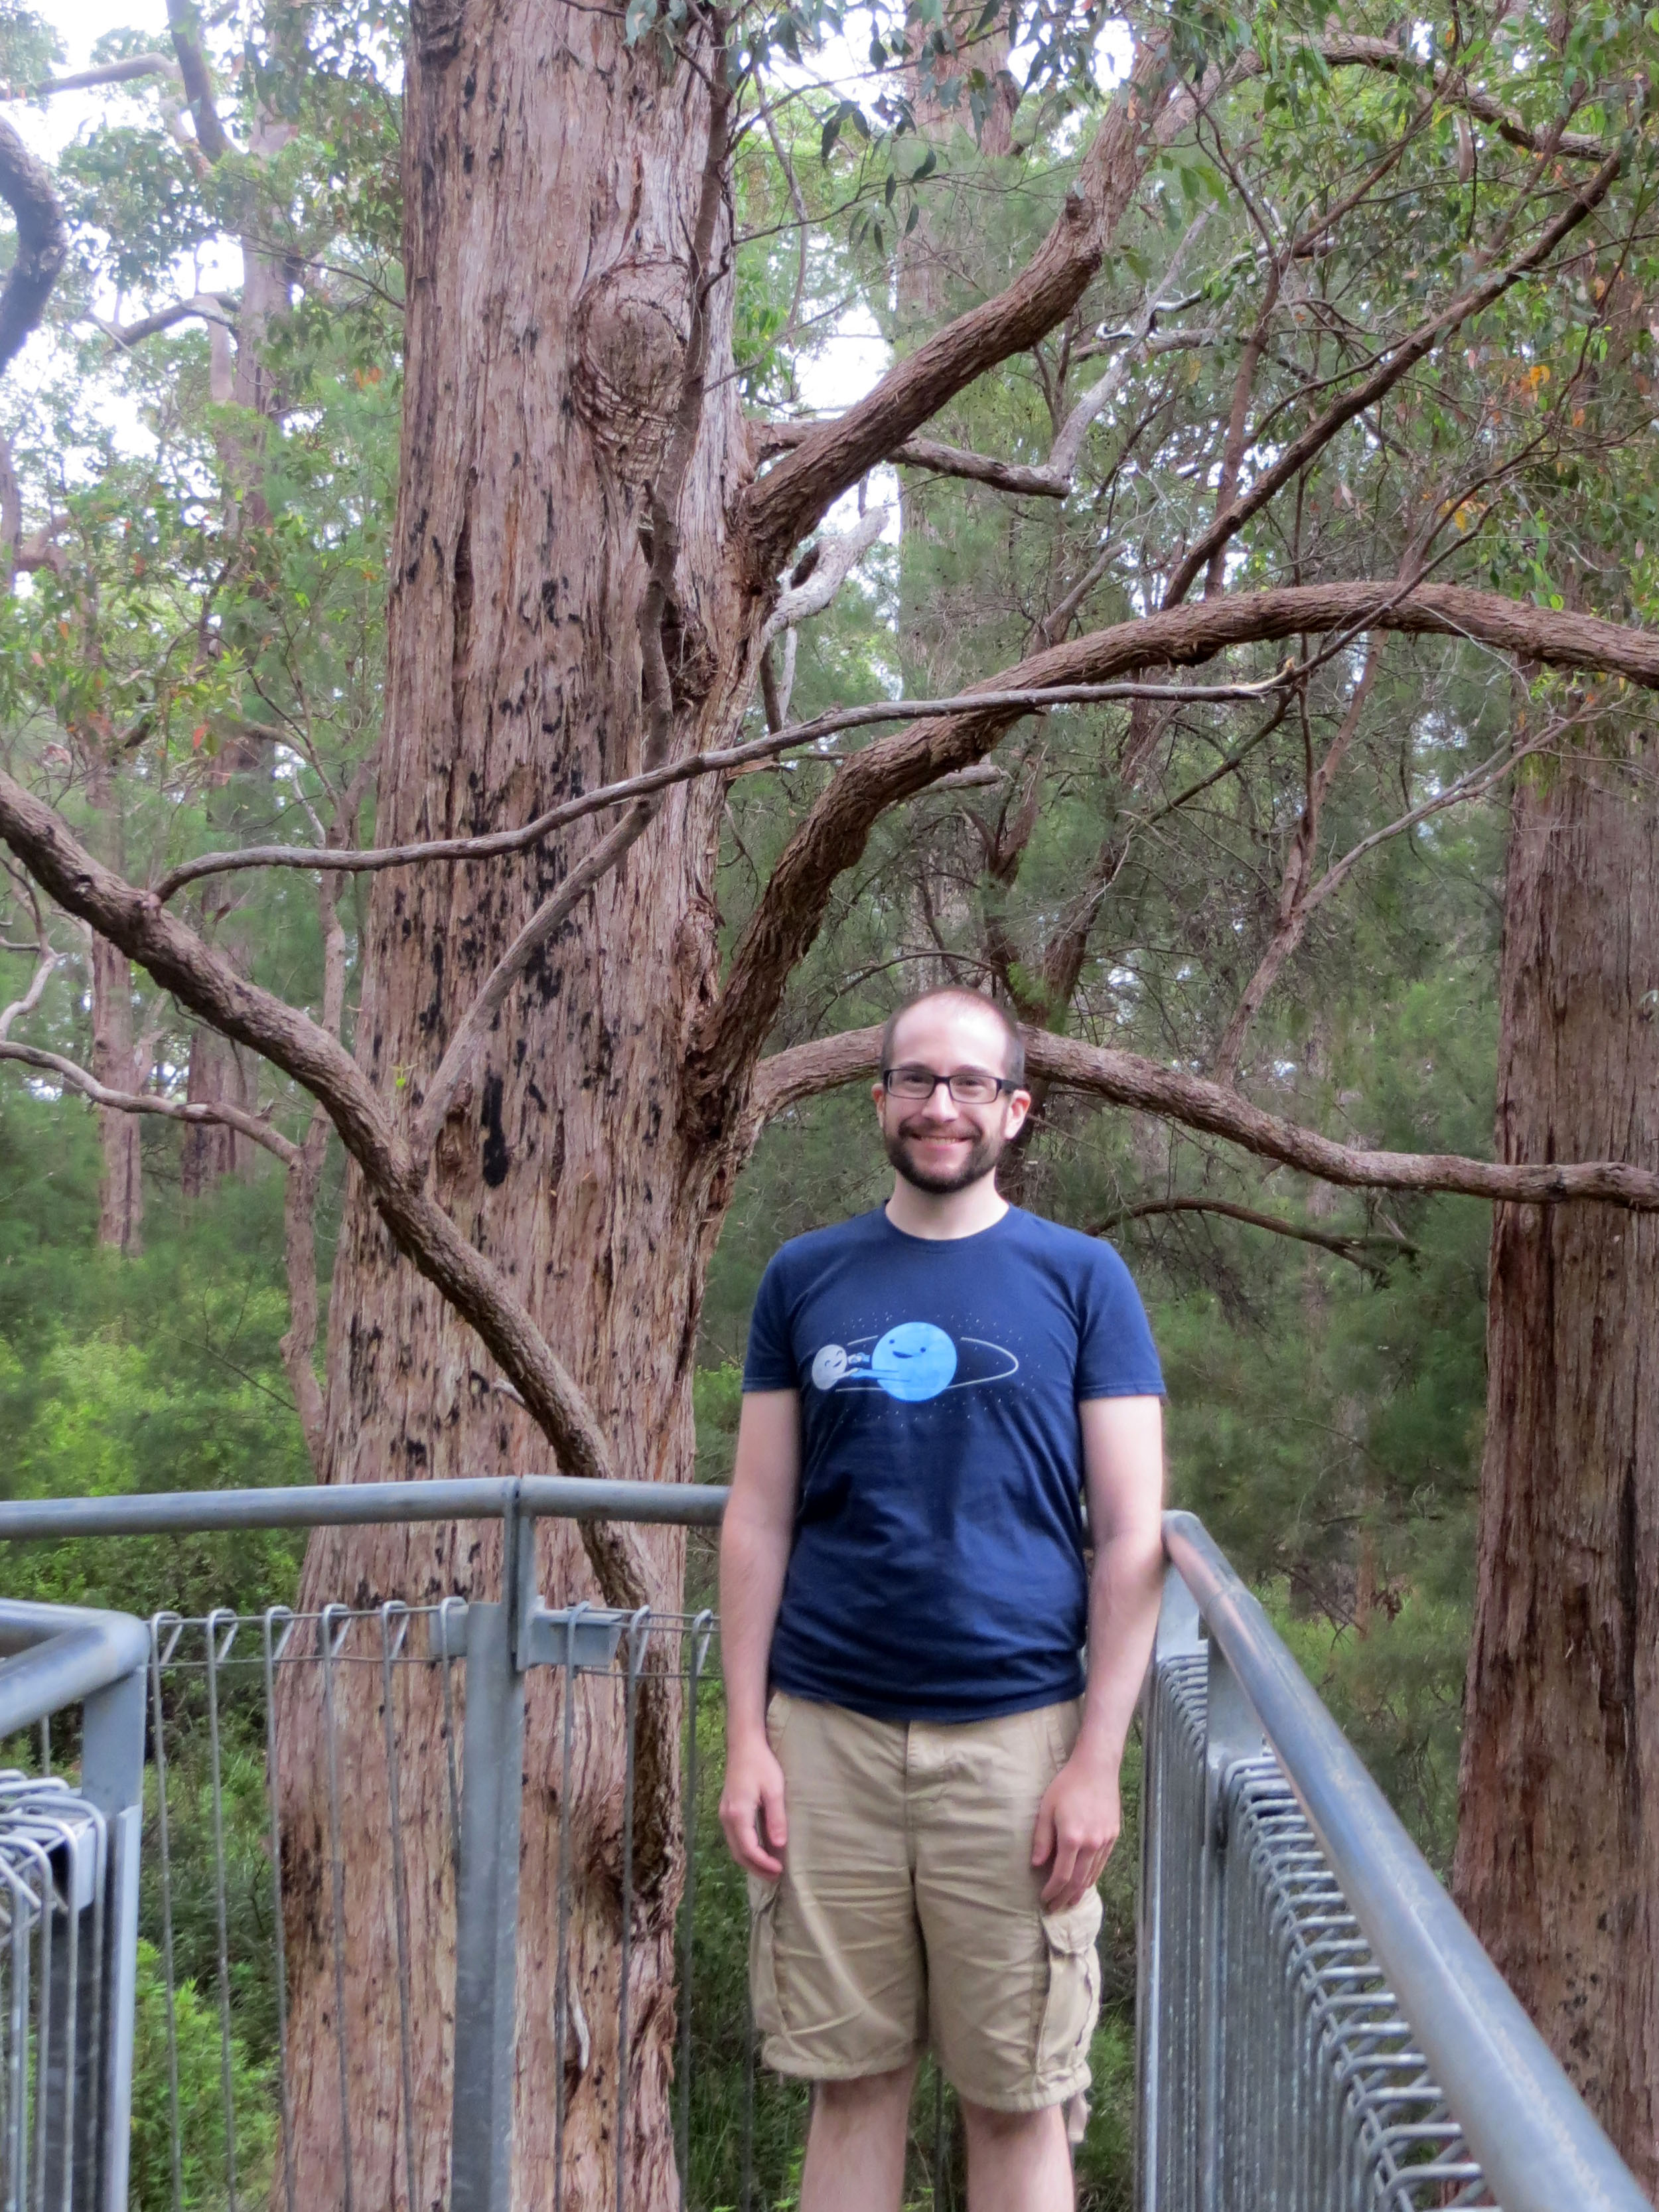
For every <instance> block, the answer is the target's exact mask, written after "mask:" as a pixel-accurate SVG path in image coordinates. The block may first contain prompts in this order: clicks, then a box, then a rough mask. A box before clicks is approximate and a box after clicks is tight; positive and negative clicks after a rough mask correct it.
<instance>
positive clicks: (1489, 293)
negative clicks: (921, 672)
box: [1164, 153, 1624, 607]
mask: <svg viewBox="0 0 1659 2212" xmlns="http://www.w3.org/2000/svg"><path fill="white" fill-rule="evenodd" d="M1623 166H1624V155H1622V154H1621V153H1613V154H1611V155H1608V157H1607V160H1606V161H1604V162H1603V163H1602V164H1601V167H1600V168H1599V169H1598V170H1597V171H1596V173H1595V175H1594V176H1593V177H1592V178H1591V179H1590V180H1589V183H1588V184H1587V185H1584V187H1583V190H1582V191H1575V192H1573V194H1572V195H1571V198H1570V200H1569V202H1568V204H1567V205H1566V206H1565V208H1563V209H1562V210H1561V212H1560V213H1559V215H1558V216H1556V217H1555V220H1554V221H1553V222H1551V223H1548V224H1547V225H1546V227H1545V228H1544V229H1543V231H1542V232H1541V234H1540V235H1539V236H1538V238H1537V239H1536V240H1534V243H1533V244H1532V245H1531V246H1528V249H1527V251H1526V252H1524V253H1522V254H1519V255H1517V256H1516V258H1515V259H1514V260H1513V261H1510V262H1508V263H1506V264H1505V265H1504V267H1503V268H1502V269H1498V270H1493V271H1492V274H1491V275H1490V276H1486V277H1484V278H1483V279H1482V280H1481V282H1480V283H1478V284H1473V285H1471V286H1470V287H1469V288H1468V290H1467V291H1464V292H1462V293H1460V294H1459V295H1458V296H1457V298H1456V299H1455V300H1453V301H1451V302H1450V303H1449V305H1448V306H1446V307H1443V308H1442V309H1441V311H1440V313H1438V314H1437V315H1431V316H1430V318H1429V319H1428V320H1427V321H1426V322H1424V323H1421V324H1419V325H1418V327H1417V329H1416V330H1415V331H1413V333H1412V335H1411V336H1410V337H1408V338H1405V339H1403V340H1402V341H1401V343H1400V344H1399V345H1398V346H1395V347H1392V348H1390V349H1388V350H1387V351H1386V352H1385V353H1384V354H1383V357H1382V359H1381V360H1380V361H1378V362H1377V363H1376V367H1375V368H1373V369H1372V370H1371V372H1370V374H1369V375H1368V376H1366V377H1364V378H1363V379H1362V380H1360V382H1359V383H1358V384H1357V385H1355V386H1353V387H1352V390H1351V391H1349V392H1346V393H1345V394H1344V395H1343V396H1342V398H1340V399H1337V400H1334V402H1333V403H1332V404H1331V405H1330V406H1329V407H1328V408H1327V409H1326V410H1325V412H1324V413H1323V414H1322V416H1320V417H1319V419H1318V421H1317V422H1312V423H1310V425H1309V427H1308V428H1306V429H1305V430H1304V432H1303V433H1302V435H1301V436H1300V437H1299V438H1293V439H1292V440H1291V442H1290V444H1289V445H1288V446H1286V447H1285V449H1284V451H1283V452H1282V453H1280V454H1279V458H1278V459H1276V460H1275V461H1274V462H1273V464H1272V465H1271V466H1270V467H1268V468H1266V469H1264V470H1263V471H1262V472H1261V475H1260V476H1259V477H1256V478H1255V480H1254V482H1253V483H1251V485H1250V488H1249V490H1248V491H1247V492H1245V493H1244V494H1243V496H1242V497H1241V498H1239V499H1237V500H1235V501H1233V502H1232V503H1231V505H1230V506H1229V507H1227V509H1226V511H1225V513H1222V514H1219V515H1218V516H1217V517H1216V520H1214V522H1212V524H1211V526H1210V527H1209V528H1208V529H1207V530H1206V532H1204V534H1203V536H1202V537H1201V538H1199V539H1198V541H1197V542H1196V544H1193V545H1191V546H1189V547H1188V550H1187V552H1186V553H1185V554H1184V555H1183V556H1182V559H1181V560H1180V562H1178V563H1177V564H1176V570H1175V574H1173V575H1172V576H1171V577H1170V583H1169V588H1168V589H1167V591H1166V592H1164V605H1165V606H1166V607H1173V606H1178V605H1180V603H1181V601H1182V599H1185V598H1186V596H1187V593H1188V591H1189V590H1190V589H1191V588H1192V585H1193V582H1194V579H1195V578H1196V577H1197V576H1198V575H1199V574H1200V573H1201V572H1202V571H1203V570H1204V569H1205V568H1207V567H1208V566H1209V564H1210V562H1212V559H1213V558H1214V557H1215V556H1217V555H1218V553H1219V552H1220V550H1221V549H1222V547H1223V546H1225V544H1226V543H1227V542H1228V540H1229V539H1230V538H1236V537H1237V534H1238V532H1240V531H1241V530H1242V529H1243V527H1244V525H1245V524H1246V523H1247V522H1249V520H1250V519H1251V517H1252V516H1253V515H1256V514H1259V513H1261V509H1262V508H1263V507H1265V506H1266V505H1267V502H1268V501H1269V500H1271V499H1273V498H1274V497H1275V496H1276V495H1278V493H1279V492H1280V491H1281V490H1282V489H1284V487H1285V485H1286V484H1287V483H1290V481H1291V478H1292V477H1295V476H1297V475H1298V474H1299V473H1300V472H1301V471H1302V470H1304V468H1305V467H1306V466H1307V465H1308V464H1309V462H1310V461H1311V460H1312V459H1314V458H1315V456H1316V454H1318V453H1321V452H1322V451H1323V449H1324V448H1325V447H1327V446H1328V445H1329V443H1330V441H1331V440H1332V439H1333V438H1334V437H1335V435H1336V434H1337V432H1338V431H1339V430H1340V429H1342V428H1344V427H1345V426H1346V424H1347V423H1349V422H1352V420H1353V419H1354V417H1355V416H1356V415H1358V414H1361V413H1363V412H1364V410H1365V409H1366V408H1368V407H1370V406H1373V405H1375V404H1376V401H1377V400H1378V399H1380V398H1383V395H1384V394H1385V393H1386V392H1390V391H1392V389H1393V388H1394V386H1395V385H1396V384H1398V383H1399V381H1400V380H1401V377H1402V376H1404V375H1405V374H1407V371H1408V370H1410V369H1413V368H1415V367H1416V366H1417V364H1418V362H1419V361H1422V360H1423V359H1425V356H1427V355H1429V354H1431V353H1432V352H1433V351H1434V349H1435V348H1436V346H1437V345H1438V344H1439V343H1440V342H1441V340H1442V339H1443V338H1444V337H1449V336H1450V334H1451V333H1452V331H1455V330H1456V329H1458V328H1459V327H1460V325H1462V324H1464V323H1466V322H1467V321H1468V319H1469V317H1470V316H1471V315H1475V314H1479V313H1480V312H1481V311H1482V310H1483V309H1484V308H1486V307H1491V306H1492V302H1493V301H1495V300H1498V299H1500V298H1501V297H1502V296H1503V295H1504V293H1505V292H1507V291H1508V290H1509V289H1510V286H1511V285H1513V284H1516V283H1519V281H1520V279H1521V278H1522V276H1527V275H1528V274H1530V272H1531V271H1532V270H1534V269H1536V268H1537V267H1538V266H1539V264H1541V262H1543V261H1546V260H1547V259H1548V258H1549V256H1550V255H1551V254H1552V253H1553V252H1554V251H1555V249H1556V247H1557V246H1559V244H1560V243H1561V241H1562V240H1563V239H1564V238H1566V237H1568V236H1570V235H1571V233H1572V232H1573V231H1575V230H1576V229H1577V228H1578V226H1579V224H1580V223H1582V222H1586V221H1588V219H1589V216H1591V215H1592V214H1593V213H1594V212H1595V210H1596V208H1597V207H1599V206H1600V205H1601V201H1602V200H1603V199H1604V198H1605V197H1607V191H1608V189H1609V187H1610V186H1611V185H1612V184H1613V179H1615V178H1616V177H1617V176H1618V174H1619V172H1620V169H1621V168H1622V167H1623ZM1246 450H1247V451H1248V447H1247V448H1246Z"/></svg>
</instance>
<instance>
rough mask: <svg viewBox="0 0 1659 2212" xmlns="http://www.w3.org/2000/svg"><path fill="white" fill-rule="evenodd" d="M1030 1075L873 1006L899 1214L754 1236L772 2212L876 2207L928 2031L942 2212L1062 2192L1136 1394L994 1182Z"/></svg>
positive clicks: (1154, 1457)
mask: <svg viewBox="0 0 1659 2212" xmlns="http://www.w3.org/2000/svg"><path fill="white" fill-rule="evenodd" d="M874 1097H875V1103H876V1112H877V1115H878V1119H879V1121H880V1124H881V1131H882V1137H883V1139H884V1143H885V1145H886V1148H887V1153H888V1157H889V1158H890V1160H891V1161H892V1164H893V1166H894V1169H895V1170H896V1174H895V1178H894V1183H893V1194H892V1196H891V1198H890V1199H889V1200H888V1201H887V1204H886V1206H885V1207H884V1208H883V1209H882V1210H880V1211H878V1212H874V1213H871V1214H867V1215H865V1216H863V1217H862V1218H859V1219H856V1220H854V1221H851V1222H848V1223H846V1224H844V1225H841V1226H839V1227H836V1228H833V1229H826V1230H820V1231H817V1233H816V1234H815V1235H812V1236H810V1237H798V1238H797V1239H795V1241H794V1242H793V1243H789V1244H787V1245H785V1246H784V1248H783V1249H782V1250H781V1252H779V1253H778V1254H777V1255H776V1256H775V1259H774V1260H773V1261H772V1263H771V1265H770V1266H769V1268H768V1269H767V1271H766V1275H765V1278H764V1279H763V1282H762V1284H761V1288H760V1292H759V1295H758V1297H757V1300H756V1304H755V1315H754V1322H753V1325H752V1328H751V1331H750V1343H749V1356H748V1361H747V1364H746V1367H745V1370H744V1405H743V1418H742V1422H741V1425H740V1427H739V1430H738V1454H737V1466H736V1470H735V1473H734V1474H733V1478H732V1497H731V1502H730V1504H728V1506H727V1508H726V1523H725V1528H724V1532H723V1534H722V1538H721V1544H720V1607H721V1638H722V1650H723V1653H724V1659H725V1670H726V1707H727V1723H726V1725H727V1736H726V1784H725V1789H724V1791H723V1793H722V1796H721V1799H720V1820H721V1824H722V1826H723V1827H724V1828H725V1831H726V1839H727V1841H728V1843H729V1844H730V1845H731V1848H732V1852H733V1854H734V1856H735V1857H737V1859H738V1861H739V1863H741V1864H742V1865H743V1866H744V1868H745V1869H747V1870H748V1874H749V1887H750V1905H751V1908H752V1911H753V1923H752V1930H751V1938H750V1978H751V1984H752V1992H753V1998H754V2009H755V2017H756V2021H757V2026H758V2027H759V2029H760V2031H761V2033H762V2036H763V2056H764V2057H765V2059H766V2062H767V2063H768V2064H769V2065H770V2066H772V2067H773V2068H775V2069H776V2070H778V2071H779V2072H781V2073H785V2074H790V2075H798V2076H800V2077H804V2078H805V2079H807V2080H810V2081H813V2082H815V2083H816V2084H817V2092H816V2094H815V2096H814V2099H813V2108H812V2123H811V2131H810V2133H809V2136H808V2139H807V2148H806V2164H805V2172H804V2175H803V2178H802V2184H801V2197H800V2203H801V2212H896V2208H897V2207H898V2204H899V2201H900V2195H901V2191H902V2182H903V2171H904V2147H905V2138H906V2133H907V2123H908V2112H909V2102H910V2090H911V2084H912V2081H913V2080H914V2077H915V2068H916V2062H917V2059H918V2057H919V2056H920V2054H921V2051H922V2050H923V2049H924V2048H926V2047H927V2046H929V2045H931V2047H932V2049H933V2052H934V2054H935V2057H936V2058H937V2060H938V2062H939V2065H940V2067H941V2068H942V2069H943V2071H944V2072H945V2075H946V2077H947V2078H948V2079H949V2080H950V2081H951V2083H952V2084H953V2085H954V2087H955V2088H956V2089H957V2093H958V2096H959V2097H960V2100H961V2103H962V2111H963V2123H964V2129H965V2133H966V2137H967V2149H968V2195H969V2206H970V2208H971V2212H1068V2208H1069V2207H1070V2206H1071V2205H1072V2203H1073V2188H1072V2170H1071V2156H1070V2151H1069V2148H1068V2146H1067V2142H1066V2127H1065V2123H1064V2118H1063V2112H1062V2108H1063V2107H1064V2106H1065V2105H1066V2103H1067V2102H1068V2100H1071V2099H1072V2098H1073V2097H1074V2096H1075V2095H1077V2094H1078V2093H1079V2092H1080V2091H1081V2090H1083V2089H1084V2088H1085V2087H1086V2085H1087V2082H1088V2079H1089V2068H1088V2052H1089V2043H1090V2039H1091V2034H1092V2033H1093V2030H1094V2025H1095V2019H1096V2015H1097V2011H1098V2008H1099V1977H1098V1967H1097V1960H1096V1954H1095V1939H1096V1936H1097V1932H1098V1929H1099V1925H1100V1898H1099V1894H1098V1893H1097V1889H1096V1887H1095V1885H1096V1884H1097V1881H1099V1878H1100V1875H1101V1871H1102V1869H1103V1867H1104V1866H1105V1863H1106V1860H1107V1857H1108V1855H1109V1852H1110V1850H1111V1848H1112V1845H1113V1844H1114V1843H1115V1841H1116V1839H1117V1834H1118V1828H1119V1825H1120V1817H1121V1816H1120V1809H1119V1802H1118V1768H1119V1764H1120V1762H1121V1758H1122V1754H1123V1746H1124V1741H1125V1739H1126V1737H1127V1733H1128V1729H1129V1722H1130V1718H1131V1716H1132V1714H1133V1710H1134V1705H1135V1700H1136V1698H1137V1696H1138V1694H1139V1688H1140V1683H1141V1679H1142V1676H1143V1675H1144V1674H1145V1672H1146V1662H1147V1659H1148V1656H1149V1653H1150V1650H1151V1646H1152V1632H1153V1627H1154V1625H1155V1621H1156V1618H1157V1612H1158V1590H1159V1586H1160V1579H1161V1567H1162V1553H1161V1547H1160V1541H1159V1528H1158V1514H1159V1507H1160V1504H1161V1498H1162V1486H1163V1458H1162V1401H1161V1392H1162V1387H1163V1385H1162V1378H1161V1376H1160V1374H1159V1370H1158V1356H1157V1353H1156V1352H1154V1350H1153V1347H1152V1337H1151V1334H1150V1333H1149V1331H1148V1329H1147V1327H1146V1316H1145V1314H1144V1313H1143V1311H1142V1310H1141V1305H1140V1301H1139V1298H1138V1297H1137V1296H1136V1295H1135V1291H1134V1288H1133V1285H1132V1284H1131V1282H1130V1280H1129V1277H1128V1273H1127V1270H1126V1269H1125V1267H1124V1266H1123V1263H1122V1261H1121V1260H1119V1259H1118V1257H1117V1255H1115V1253H1114V1252H1112V1251H1111V1250H1110V1249H1109V1247H1107V1246H1105V1245H1103V1244H1101V1243H1097V1242H1096V1241H1095V1240H1093V1239H1091V1238H1089V1237H1082V1236H1079V1235H1078V1234H1077V1233H1076V1232H1075V1231H1072V1230H1066V1229H1060V1228H1057V1227H1056V1226H1055V1225H1054V1224H1053V1223H1050V1222H1046V1221H1042V1220H1039V1219H1038V1218H1036V1217H1035V1216H1033V1215H1031V1214H1028V1213H1024V1212H1021V1211H1020V1210H1019V1209H1018V1207H1012V1206H1009V1205H1008V1203H1007V1202H1006V1200H1005V1199H1003V1198H1002V1197H1001V1196H1000V1194H999V1193H998V1190H997V1187H996V1164H997V1161H998V1158H999V1157H1000V1154H1001V1153H1002V1152H1003V1150H1004V1148H1005V1146H1006V1145H1007V1144H1008V1143H1009V1142H1010V1140H1011V1139H1012V1138H1013V1137H1014V1136H1015V1135H1016V1134H1017V1133H1018V1130H1019V1128H1020V1126H1021V1124H1022V1123H1023V1121H1024V1119H1025V1116H1026V1114H1027V1112H1028V1111H1029V1109H1030V1103H1031V1102H1030V1092H1029V1091H1026V1090H1025V1089H1024V1051H1023V1049H1022V1048H1021V1044H1020V1041H1019V1036H1018V1031H1017V1030H1014V1028H1013V1027H1012V1024H1010V1023H1009V1022H1008V1021H1007V1020H1006V1018H1005V1017H1004V1016H1003V1015H1002V1013H1001V1012H1000V1011H999V1010H998V1008H997V1007H996V1006H994V1004H993V1003H992V1002H991V1000H988V999H986V998H983V997H981V996H980V995H979V994H977V993H975V992H971V991H962V990H945V991H930V992H927V993H926V994H923V995H922V996H921V997H920V998H917V999H915V1000H911V1002H910V1003H909V1004H908V1006H903V1007H902V1008H901V1009H900V1011H899V1012H898V1013H897V1014H896V1015H895V1016H894V1018H892V1020H891V1021H890V1022H889V1023H888V1024H887V1026H886V1029H885V1030H884V1031H883V1035H882V1052H881V1069H880V1076H879V1079H878V1082H877V1083H876V1085H875V1087H874ZM1085 1490H1086V1492H1087V1496H1088V1503H1089V1518H1090V1526H1091V1531H1092V1536H1093V1542H1094V1568H1093V1572H1092V1575H1091V1576H1087V1575H1085V1560H1084V1551H1083V1525H1082V1517H1081V1513H1080V1510H1079V1496H1080V1494H1081V1493H1082V1492H1085ZM1085 1634H1086V1638H1087V1679H1086V1694H1084V1692H1085V1669H1084V1663H1083V1659H1082V1656H1081V1647H1082V1646H1083V1644H1084V1643H1085Z"/></svg>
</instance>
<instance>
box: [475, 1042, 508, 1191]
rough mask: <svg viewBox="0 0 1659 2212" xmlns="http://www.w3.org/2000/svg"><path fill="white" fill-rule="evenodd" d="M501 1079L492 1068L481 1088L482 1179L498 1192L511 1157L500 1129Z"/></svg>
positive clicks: (504, 1134)
mask: <svg viewBox="0 0 1659 2212" xmlns="http://www.w3.org/2000/svg"><path fill="white" fill-rule="evenodd" d="M501 1090H502V1085H501V1077H500V1076H499V1075H497V1074H496V1073H495V1070H494V1068H492V1069H491V1070H490V1072H489V1074H488V1075H486V1076H485V1078H484V1086H483V1132H484V1145H483V1161H482V1163H481V1165H482V1167H483V1179H484V1181H485V1182H487V1183H488V1184H489V1188H491V1190H499V1189H500V1188H501V1185H502V1183H504V1182H506V1181H507V1165H508V1162H509V1160H510V1158H511V1155H510V1154H509V1152H507V1133H506V1132H505V1131H504V1130H503V1128H502V1127H501Z"/></svg>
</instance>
